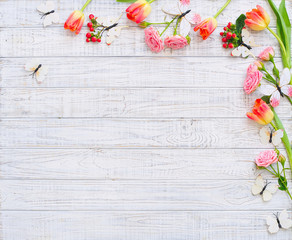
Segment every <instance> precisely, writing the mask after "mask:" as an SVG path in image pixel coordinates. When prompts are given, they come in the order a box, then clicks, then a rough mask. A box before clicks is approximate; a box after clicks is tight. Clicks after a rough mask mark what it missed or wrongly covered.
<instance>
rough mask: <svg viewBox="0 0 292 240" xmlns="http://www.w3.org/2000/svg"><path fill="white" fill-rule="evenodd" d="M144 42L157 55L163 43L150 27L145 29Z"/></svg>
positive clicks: (156, 32)
mask: <svg viewBox="0 0 292 240" xmlns="http://www.w3.org/2000/svg"><path fill="white" fill-rule="evenodd" d="M145 42H146V44H147V46H148V47H149V48H150V49H151V51H152V52H156V53H159V52H161V51H162V50H163V48H164V46H163V41H162V39H161V37H160V35H159V33H158V31H156V30H155V29H154V28H153V27H152V26H151V27H149V28H146V29H145Z"/></svg>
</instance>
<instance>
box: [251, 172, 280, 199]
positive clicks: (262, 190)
mask: <svg viewBox="0 0 292 240" xmlns="http://www.w3.org/2000/svg"><path fill="white" fill-rule="evenodd" d="M278 187H279V186H278V185H275V184H271V183H268V182H267V181H266V182H265V181H264V179H263V177H262V176H261V175H259V176H258V177H257V178H256V180H255V184H254V185H253V186H252V188H251V192H252V194H253V195H258V194H260V195H261V196H262V197H263V200H264V201H265V202H267V201H270V200H271V199H272V194H274V193H275V192H276V191H277V190H278Z"/></svg>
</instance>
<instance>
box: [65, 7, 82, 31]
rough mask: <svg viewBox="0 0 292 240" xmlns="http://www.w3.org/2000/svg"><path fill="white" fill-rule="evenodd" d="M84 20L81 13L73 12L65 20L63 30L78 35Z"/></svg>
mask: <svg viewBox="0 0 292 240" xmlns="http://www.w3.org/2000/svg"><path fill="white" fill-rule="evenodd" d="M84 19H85V17H84V13H83V12H82V11H79V10H75V11H74V12H72V13H71V15H70V16H69V17H68V19H67V20H66V22H65V24H64V28H65V29H69V30H70V31H72V32H75V34H78V33H79V32H80V30H81V28H82V26H83V23H84Z"/></svg>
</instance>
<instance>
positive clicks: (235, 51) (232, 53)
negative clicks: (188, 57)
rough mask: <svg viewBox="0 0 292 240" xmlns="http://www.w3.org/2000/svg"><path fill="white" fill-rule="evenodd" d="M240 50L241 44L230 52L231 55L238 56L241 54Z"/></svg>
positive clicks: (241, 48)
mask: <svg viewBox="0 0 292 240" xmlns="http://www.w3.org/2000/svg"><path fill="white" fill-rule="evenodd" d="M242 51H243V47H242V46H239V47H237V48H235V49H234V50H233V51H232V52H231V55H232V56H234V57H240V56H241V54H242Z"/></svg>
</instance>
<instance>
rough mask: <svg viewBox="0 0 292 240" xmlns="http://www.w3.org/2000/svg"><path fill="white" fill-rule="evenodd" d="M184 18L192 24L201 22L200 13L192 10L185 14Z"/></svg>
mask: <svg viewBox="0 0 292 240" xmlns="http://www.w3.org/2000/svg"><path fill="white" fill-rule="evenodd" d="M185 19H186V20H187V21H188V22H189V23H190V24H193V25H196V24H198V23H200V22H201V20H202V19H201V16H200V14H197V13H193V12H190V13H189V14H187V15H186V16H185Z"/></svg>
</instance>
